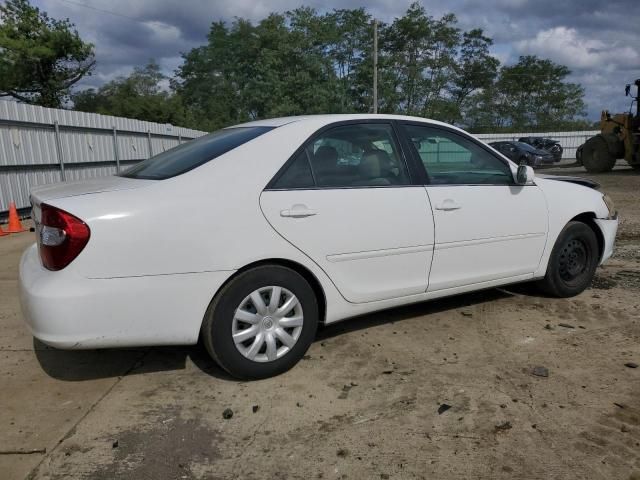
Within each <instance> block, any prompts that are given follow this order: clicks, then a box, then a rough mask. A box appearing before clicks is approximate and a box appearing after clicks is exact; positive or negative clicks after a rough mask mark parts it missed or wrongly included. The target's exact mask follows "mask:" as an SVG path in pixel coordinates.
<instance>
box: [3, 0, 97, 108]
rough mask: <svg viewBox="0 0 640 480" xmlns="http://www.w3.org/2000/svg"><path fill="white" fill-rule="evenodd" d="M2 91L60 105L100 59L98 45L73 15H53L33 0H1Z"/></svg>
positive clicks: (25, 99) (34, 101) (32, 101)
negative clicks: (88, 39) (79, 27)
mask: <svg viewBox="0 0 640 480" xmlns="http://www.w3.org/2000/svg"><path fill="white" fill-rule="evenodd" d="M0 19H1V23H0V96H5V97H6V96H10V97H13V98H15V99H17V100H19V101H21V102H25V103H30V104H35V105H42V106H45V107H54V108H59V107H60V106H62V104H63V103H64V102H65V100H66V99H67V97H68V95H69V90H70V88H71V87H72V86H73V85H74V84H76V83H77V82H78V81H79V80H80V79H82V78H83V77H84V76H85V75H89V74H90V73H91V70H92V69H93V67H94V65H95V59H94V53H93V45H91V44H90V43H85V42H83V41H82V39H81V38H80V36H79V35H78V32H77V31H76V30H75V29H74V25H73V24H72V23H71V22H70V21H69V20H68V19H66V20H55V19H52V18H49V16H48V15H47V14H46V13H45V12H41V11H40V10H39V9H38V8H36V7H33V6H31V5H30V4H29V2H28V0H7V1H6V3H4V4H2V5H0Z"/></svg>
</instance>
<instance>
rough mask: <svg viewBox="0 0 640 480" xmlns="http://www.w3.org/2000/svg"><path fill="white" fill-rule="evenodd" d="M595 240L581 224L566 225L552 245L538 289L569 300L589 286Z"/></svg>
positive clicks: (595, 260)
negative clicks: (544, 273) (545, 270)
mask: <svg viewBox="0 0 640 480" xmlns="http://www.w3.org/2000/svg"><path fill="white" fill-rule="evenodd" d="M599 258H600V251H599V249H598V239H597V238H596V234H595V233H594V232H593V230H591V228H590V227H589V226H588V225H586V224H584V223H582V222H569V223H568V224H567V225H566V226H565V227H564V228H563V229H562V232H560V235H559V236H558V239H557V240H556V244H555V245H554V246H553V250H552V252H551V256H550V257H549V264H548V265H547V273H546V275H545V277H544V279H542V280H540V281H539V282H538V286H539V287H540V288H541V289H542V290H543V291H544V292H546V293H548V294H550V295H553V296H556V297H563V298H564V297H573V296H575V295H578V294H579V293H581V292H583V291H584V290H585V289H586V288H587V287H588V286H589V285H590V284H591V280H592V279H593V275H594V274H595V271H596V268H597V266H598V261H599Z"/></svg>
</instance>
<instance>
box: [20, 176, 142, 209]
mask: <svg viewBox="0 0 640 480" xmlns="http://www.w3.org/2000/svg"><path fill="white" fill-rule="evenodd" d="M152 183H154V181H153V180H138V179H132V178H124V177H116V176H111V177H100V178H92V179H90V180H78V181H74V182H62V183H54V184H51V185H41V186H38V187H34V188H32V189H31V199H32V202H33V203H36V202H37V203H40V202H47V201H49V200H54V199H57V198H64V197H75V196H78V195H88V194H91V193H102V192H113V191H115V190H130V189H133V188H140V187H144V186H147V185H151V184H152Z"/></svg>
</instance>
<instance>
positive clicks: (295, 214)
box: [280, 204, 318, 218]
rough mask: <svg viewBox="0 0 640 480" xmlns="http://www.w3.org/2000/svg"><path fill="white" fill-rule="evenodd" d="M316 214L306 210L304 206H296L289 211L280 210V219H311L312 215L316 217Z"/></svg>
mask: <svg viewBox="0 0 640 480" xmlns="http://www.w3.org/2000/svg"><path fill="white" fill-rule="evenodd" d="M317 214H318V212H317V211H316V210H312V209H310V208H307V206H306V205H300V204H296V205H294V206H292V207H291V208H290V209H289V210H281V211H280V216H281V217H292V218H304V217H311V216H313V215H317Z"/></svg>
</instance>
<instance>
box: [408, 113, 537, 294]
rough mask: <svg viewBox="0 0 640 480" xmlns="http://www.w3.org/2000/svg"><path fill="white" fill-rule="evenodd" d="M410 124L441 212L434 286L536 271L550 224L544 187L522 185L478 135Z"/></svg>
mask: <svg viewBox="0 0 640 480" xmlns="http://www.w3.org/2000/svg"><path fill="white" fill-rule="evenodd" d="M403 131H404V132H405V133H406V135H407V136H408V139H409V140H410V142H409V143H410V144H411V148H412V149H413V154H414V155H416V156H417V158H419V159H420V163H421V164H422V165H423V167H424V169H425V172H426V176H425V179H426V181H425V183H426V185H425V188H426V191H427V193H428V196H429V200H430V205H431V208H432V210H433V215H434V223H435V247H434V256H433V263H432V266H431V272H430V276H429V288H428V290H429V291H437V290H443V289H447V288H454V287H460V286H466V285H473V284H477V285H479V286H480V285H481V284H482V283H483V282H490V281H495V280H502V279H504V280H505V281H506V280H508V279H512V280H516V279H524V278H526V277H527V276H528V275H532V274H533V272H534V271H535V270H536V269H537V267H538V264H539V263H540V259H541V256H542V252H543V249H544V246H545V242H546V237H547V231H548V212H547V204H546V200H545V197H544V195H543V193H542V191H541V190H540V189H539V188H538V187H537V186H536V185H516V184H515V182H514V179H513V173H512V170H511V168H510V166H509V165H508V163H507V162H506V161H505V160H504V159H501V158H499V157H498V156H496V155H494V154H493V153H492V152H491V151H490V150H489V149H487V148H485V147H484V145H482V144H481V143H480V142H478V141H476V140H475V139H473V138H471V137H470V136H467V135H464V134H462V133H459V132H457V131H454V130H453V129H448V128H446V127H436V126H429V125H425V124H403Z"/></svg>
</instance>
